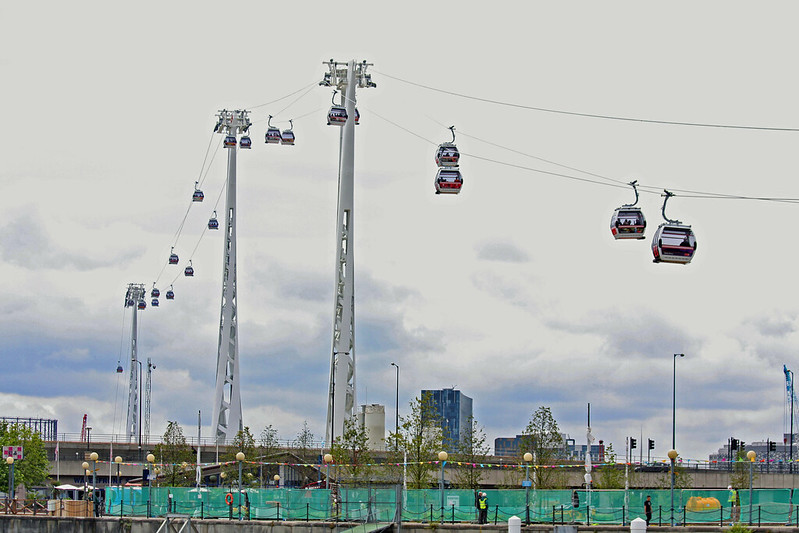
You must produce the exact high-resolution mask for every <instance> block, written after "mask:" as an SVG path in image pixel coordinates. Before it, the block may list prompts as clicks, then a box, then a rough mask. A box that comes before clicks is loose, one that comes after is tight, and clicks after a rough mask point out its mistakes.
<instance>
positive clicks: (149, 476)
mask: <svg viewBox="0 0 799 533" xmlns="http://www.w3.org/2000/svg"><path fill="white" fill-rule="evenodd" d="M154 462H155V455H153V454H151V453H148V454H147V466H148V468H147V518H150V509H151V508H152V503H151V501H152V500H151V499H150V498H151V494H152V488H153V475H152V473H151V472H152V470H153V463H154ZM170 512H171V511H170Z"/></svg>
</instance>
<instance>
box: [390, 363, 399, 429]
mask: <svg viewBox="0 0 799 533" xmlns="http://www.w3.org/2000/svg"><path fill="white" fill-rule="evenodd" d="M391 366H393V367H396V368H397V387H396V390H397V396H396V400H395V402H394V406H395V407H394V441H395V444H396V440H397V435H398V434H399V365H398V364H397V363H391Z"/></svg>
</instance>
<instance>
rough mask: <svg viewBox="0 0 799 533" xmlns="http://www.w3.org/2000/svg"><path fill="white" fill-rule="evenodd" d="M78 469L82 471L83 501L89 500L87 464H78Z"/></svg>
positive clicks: (84, 462)
mask: <svg viewBox="0 0 799 533" xmlns="http://www.w3.org/2000/svg"><path fill="white" fill-rule="evenodd" d="M80 467H81V468H82V469H83V499H84V500H88V499H89V487H88V485H89V479H88V477H89V463H87V462H86V461H83V462H82V463H81V464H80Z"/></svg>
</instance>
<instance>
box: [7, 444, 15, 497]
mask: <svg viewBox="0 0 799 533" xmlns="http://www.w3.org/2000/svg"><path fill="white" fill-rule="evenodd" d="M6 463H7V464H8V468H9V474H8V492H9V493H10V494H11V499H12V500H13V499H14V458H13V457H11V456H10V455H9V456H8V457H6Z"/></svg>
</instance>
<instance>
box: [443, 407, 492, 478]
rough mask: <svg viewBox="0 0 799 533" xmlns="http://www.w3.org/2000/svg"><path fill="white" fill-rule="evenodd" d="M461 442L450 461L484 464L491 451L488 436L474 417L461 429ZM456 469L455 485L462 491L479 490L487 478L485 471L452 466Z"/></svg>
mask: <svg viewBox="0 0 799 533" xmlns="http://www.w3.org/2000/svg"><path fill="white" fill-rule="evenodd" d="M460 437H461V440H460V442H459V443H458V446H457V452H456V453H455V454H454V456H453V457H452V458H451V459H450V461H456V462H457V461H460V462H462V463H469V464H474V463H484V462H486V456H487V455H488V452H489V451H490V450H489V448H488V445H487V444H486V436H485V432H484V431H483V428H482V427H480V425H479V424H478V423H477V421H476V420H475V419H474V418H473V417H471V416H470V417H469V418H468V419H467V420H466V424H464V425H463V427H462V428H461V435H460ZM452 468H453V469H454V471H455V472H454V475H453V480H454V485H455V486H456V487H457V488H460V489H471V490H477V488H478V487H479V486H480V481H481V480H482V479H483V477H484V476H485V470H484V469H482V468H474V467H472V466H469V465H468V464H467V465H462V466H458V467H455V466H452Z"/></svg>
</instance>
